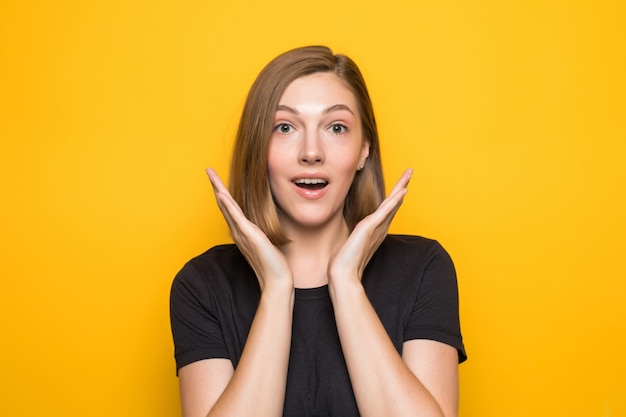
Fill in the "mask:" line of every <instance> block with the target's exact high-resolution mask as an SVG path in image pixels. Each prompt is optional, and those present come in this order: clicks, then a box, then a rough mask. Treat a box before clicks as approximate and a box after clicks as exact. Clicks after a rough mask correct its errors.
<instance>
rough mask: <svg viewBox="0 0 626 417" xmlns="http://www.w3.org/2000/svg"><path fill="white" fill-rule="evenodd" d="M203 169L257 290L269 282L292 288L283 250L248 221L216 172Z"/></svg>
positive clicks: (290, 274)
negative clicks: (251, 272)
mask: <svg viewBox="0 0 626 417" xmlns="http://www.w3.org/2000/svg"><path fill="white" fill-rule="evenodd" d="M206 172H207V175H208V176H209V180H210V181H211V185H212V186H213V192H214V193H215V198H216V200H217V205H218V206H219V208H220V211H221V212H222V214H223V215H224V218H225V219H226V223H228V227H229V229H230V234H231V236H232V238H233V241H234V242H235V244H236V245H237V247H238V248H239V250H240V251H241V253H242V254H243V255H244V256H245V258H246V260H247V261H248V263H249V264H250V266H251V267H252V269H253V270H254V272H255V274H256V276H257V279H258V280H259V285H260V286H261V291H264V290H265V289H266V288H268V287H270V286H273V285H278V286H281V287H282V288H284V286H289V287H290V289H293V274H292V272H291V269H290V268H289V264H288V263H287V259H286V258H285V256H284V255H283V253H282V252H281V251H280V250H279V249H278V248H277V247H276V246H275V245H274V244H273V243H272V242H271V241H270V240H269V238H268V237H267V236H266V235H265V233H263V231H262V230H261V229H259V228H258V227H257V226H256V225H255V224H254V223H252V222H251V221H250V220H248V218H247V217H246V216H245V215H244V213H243V211H242V210H241V207H239V204H237V202H236V201H235V199H234V198H233V197H232V196H231V195H230V192H228V189H227V188H226V186H225V185H224V183H223V182H222V180H221V179H220V177H219V176H218V175H217V173H216V172H215V171H214V170H213V169H211V168H208V169H207V170H206Z"/></svg>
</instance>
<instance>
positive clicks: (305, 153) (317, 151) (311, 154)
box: [300, 133, 324, 164]
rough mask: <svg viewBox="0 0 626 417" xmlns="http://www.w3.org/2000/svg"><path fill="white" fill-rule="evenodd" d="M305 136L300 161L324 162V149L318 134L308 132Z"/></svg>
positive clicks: (306, 162) (305, 162)
mask: <svg viewBox="0 0 626 417" xmlns="http://www.w3.org/2000/svg"><path fill="white" fill-rule="evenodd" d="M303 136H304V137H303V140H302V147H301V149H300V162H301V163H303V164H319V163H322V162H323V161H324V150H323V146H322V143H321V140H320V138H319V137H318V135H316V134H314V133H312V134H311V133H307V134H305V135H303Z"/></svg>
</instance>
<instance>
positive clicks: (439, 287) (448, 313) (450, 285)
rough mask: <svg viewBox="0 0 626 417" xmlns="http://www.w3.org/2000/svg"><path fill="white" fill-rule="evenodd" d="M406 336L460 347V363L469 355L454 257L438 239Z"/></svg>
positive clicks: (426, 268) (424, 273)
mask: <svg viewBox="0 0 626 417" xmlns="http://www.w3.org/2000/svg"><path fill="white" fill-rule="evenodd" d="M404 338H405V341H408V340H414V339H429V340H435V341H438V342H442V343H445V344H447V345H450V346H452V347H454V348H456V349H457V351H458V353H459V363H461V362H464V361H465V360H466V359H467V355H466V353H465V347H464V345H463V338H462V336H461V325H460V320H459V294H458V286H457V278H456V271H455V268H454V264H453V262H452V259H451V258H450V256H449V255H448V253H447V252H446V250H445V249H444V248H443V247H442V246H441V245H440V244H439V243H437V242H434V246H433V248H432V252H431V256H430V257H429V259H428V263H427V264H426V267H425V269H424V272H423V277H422V281H421V284H420V287H419V290H418V293H417V297H416V300H415V304H414V306H413V311H412V313H411V316H410V319H409V322H408V324H407V326H406V328H405V336H404Z"/></svg>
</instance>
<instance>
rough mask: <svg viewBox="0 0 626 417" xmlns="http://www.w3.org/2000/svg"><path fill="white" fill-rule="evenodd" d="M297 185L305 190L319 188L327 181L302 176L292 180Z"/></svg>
mask: <svg viewBox="0 0 626 417" xmlns="http://www.w3.org/2000/svg"><path fill="white" fill-rule="evenodd" d="M294 183H295V184H296V186H297V187H299V188H304V189H305V190H321V189H322V188H324V187H326V186H327V185H328V182H326V181H324V180H322V179H319V178H302V179H299V180H296V181H294Z"/></svg>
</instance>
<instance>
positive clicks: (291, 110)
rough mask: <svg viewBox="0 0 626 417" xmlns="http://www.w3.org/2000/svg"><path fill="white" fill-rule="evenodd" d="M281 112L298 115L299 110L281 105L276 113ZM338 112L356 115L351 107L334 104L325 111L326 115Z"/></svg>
mask: <svg viewBox="0 0 626 417" xmlns="http://www.w3.org/2000/svg"><path fill="white" fill-rule="evenodd" d="M279 110H283V111H287V112H289V113H293V114H298V110H297V109H294V108H293V107H289V106H285V105H284V104H279V105H278V107H276V111H279ZM338 110H346V111H348V112H350V113H352V115H354V112H353V111H352V110H351V109H350V107H348V106H346V105H345V104H334V105H332V106H330V107H328V108H326V109H324V114H328V113H332V112H334V111H338Z"/></svg>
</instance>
